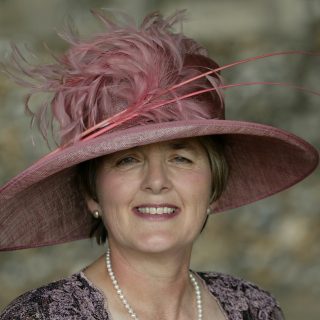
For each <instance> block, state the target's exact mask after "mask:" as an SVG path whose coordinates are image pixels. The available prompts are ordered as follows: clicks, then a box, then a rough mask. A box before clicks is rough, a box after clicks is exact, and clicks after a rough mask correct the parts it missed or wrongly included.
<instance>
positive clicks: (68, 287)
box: [0, 272, 284, 320]
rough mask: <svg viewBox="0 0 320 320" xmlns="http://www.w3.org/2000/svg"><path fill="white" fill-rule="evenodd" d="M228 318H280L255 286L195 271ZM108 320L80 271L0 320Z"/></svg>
mask: <svg viewBox="0 0 320 320" xmlns="http://www.w3.org/2000/svg"><path fill="white" fill-rule="evenodd" d="M198 275H199V276H200V277H201V278H202V279H203V280H204V282H205V283H206V285H207V288H208V290H209V291H210V292H211V294H212V295H213V296H214V297H215V298H216V300H217V301H218V303H219V304H220V307H221V308H222V310H223V311H224V313H225V315H226V317H227V319H228V320H283V319H284V317H283V315H282V312H281V309H280V307H279V305H278V303H277V302H276V300H275V299H274V298H273V297H272V296H271V295H270V294H269V293H268V292H266V291H264V290H261V289H260V288H258V287H257V286H256V285H254V284H252V283H250V282H248V281H245V280H242V279H238V278H235V277H233V276H230V275H225V274H221V273H216V272H199V273H198ZM29 319H30V320H31V319H32V320H34V319H41V320H60V319H64V320H78V319H79V320H85V319H96V320H111V315H110V312H109V310H108V308H107V303H106V301H105V296H104V295H103V293H102V292H101V291H99V289H97V288H96V287H95V286H93V284H92V283H91V282H90V281H89V280H88V279H87V278H86V276H85V275H84V273H83V272H79V273H76V274H74V275H72V276H70V277H69V278H65V279H63V280H59V281H56V282H52V283H50V284H48V285H46V286H43V287H40V288H38V289H35V290H31V291H29V292H27V293H25V294H23V295H21V296H20V297H18V298H17V299H15V300H14V301H13V302H11V304H10V305H9V306H8V307H7V308H6V309H5V310H4V311H3V312H2V314H1V315H0V320H29Z"/></svg>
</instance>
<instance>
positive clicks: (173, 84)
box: [0, 14, 319, 250]
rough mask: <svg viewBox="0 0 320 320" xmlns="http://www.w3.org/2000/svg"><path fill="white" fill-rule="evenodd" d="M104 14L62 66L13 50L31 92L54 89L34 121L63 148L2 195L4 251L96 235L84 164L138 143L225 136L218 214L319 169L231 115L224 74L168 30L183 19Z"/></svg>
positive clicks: (294, 148) (313, 157)
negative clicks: (127, 21)
mask: <svg viewBox="0 0 320 320" xmlns="http://www.w3.org/2000/svg"><path fill="white" fill-rule="evenodd" d="M99 17H100V18H101V19H102V20H103V21H104V23H105V24H106V25H107V26H108V29H109V31H108V32H104V33H101V34H98V35H97V36H95V37H93V38H92V39H90V40H87V41H82V42H79V41H78V40H77V39H76V38H75V36H74V35H70V34H69V36H68V37H67V39H68V40H69V42H71V43H72V47H71V49H70V50H69V51H68V52H67V54H65V55H64V56H62V57H61V58H57V60H58V61H57V62H56V63H55V64H51V65H46V66H42V67H32V68H29V69H28V70H26V68H25V67H23V66H21V63H20V62H18V56H19V52H18V51H16V50H15V52H14V60H15V61H16V66H18V67H19V69H20V70H23V71H24V72H25V74H27V76H30V77H31V78H32V79H33V80H34V79H36V80H38V82H36V84H35V83H34V82H32V84H30V82H28V81H27V80H26V79H23V80H21V78H19V79H18V81H19V82H20V83H22V84H24V85H28V86H31V87H32V90H33V91H32V93H37V92H39V91H40V92H41V91H49V92H53V94H54V97H53V98H52V99H51V100H50V101H49V102H48V104H47V105H43V106H42V107H41V108H40V111H37V113H35V114H34V116H35V118H36V119H40V121H39V125H40V128H41V129H42V132H43V133H46V130H47V128H48V127H50V126H51V123H50V122H49V121H48V117H49V118H50V117H52V118H53V123H55V122H56V123H58V124H59V128H58V132H59V134H60V141H61V142H60V146H59V147H58V148H57V149H56V150H55V151H53V152H51V153H49V154H48V155H46V156H45V157H43V158H41V159H40V160H39V161H37V162H36V163H35V164H33V165H32V166H31V167H29V168H27V169H26V170H25V171H23V172H22V173H20V174H19V175H18V176H16V177H15V178H13V179H12V180H10V181H9V182H8V183H7V184H6V185H5V186H4V187H2V189H1V190H0V250H13V249H19V248H30V247H37V246H44V245H52V244H58V243H63V242H67V241H72V240H77V239H83V238H87V237H89V233H90V229H91V219H92V217H91V214H90V212H88V209H87V206H86V203H85V200H84V197H83V194H82V193H81V192H80V190H79V186H78V178H77V165H78V164H80V163H82V162H84V161H87V160H90V159H94V158H97V157H100V156H104V155H108V154H111V153H114V152H117V151H120V150H125V149H129V148H132V147H135V146H141V145H146V144H151V143H156V142H160V141H167V140H173V139H180V138H188V137H200V136H208V135H209V136H210V135H220V136H223V141H224V145H225V148H224V154H225V157H226V160H227V163H228V166H229V168H230V174H229V178H228V183H227V186H226V190H225V191H224V192H223V194H222V196H221V197H220V198H219V200H218V201H217V202H216V203H215V208H214V210H215V212H221V211H226V210H228V209H232V208H236V207H239V206H243V205H245V204H248V203H251V202H254V201H257V200H259V199H262V198H265V197H267V196H270V195H272V194H275V193H277V192H279V191H281V190H284V189H286V188H288V187H290V186H292V185H293V184H295V183H297V182H298V181H300V180H302V179H303V178H305V177H306V176H307V175H308V174H310V173H311V172H312V171H313V170H314V169H315V168H316V166H317V164H318V160H319V154H318V151H317V150H316V149H315V148H314V147H312V146H311V145H310V144H309V143H307V142H306V141H304V140H303V139H301V138H299V137H297V136H295V135H294V134H292V133H289V132H286V131H284V130H281V129H278V128H274V127H271V126H267V125H263V124H258V123H252V122H245V121H235V120H226V119H225V117H224V103H223V97H222V93H221V88H223V87H224V85H223V84H222V82H221V78H220V75H219V70H220V69H221V68H219V67H218V65H217V64H216V63H215V62H214V61H213V60H211V59H209V58H208V57H207V56H206V53H205V51H204V49H203V48H201V47H200V46H199V45H198V44H197V43H196V42H194V41H193V40H191V39H188V38H186V37H184V36H183V35H181V34H175V33H172V32H171V31H170V27H171V25H172V24H173V23H174V22H175V21H176V20H177V16H174V17H171V18H169V19H167V20H164V19H163V18H162V17H161V16H160V15H158V14H153V15H150V16H149V17H148V18H147V19H146V20H145V21H144V23H143V24H142V26H141V27H140V28H134V27H132V26H127V27H125V28H124V27H121V28H120V27H119V26H117V25H116V24H114V23H110V21H109V20H107V19H106V18H105V17H104V16H102V15H100V14H99ZM14 76H15V75H14ZM29 98H30V97H29ZM28 101H29V99H28ZM28 106H29V105H28V102H27V107H28ZM48 110H49V111H48ZM47 111H48V112H47ZM47 116H48V117H47ZM44 124H45V126H44ZM53 127H54V125H53Z"/></svg>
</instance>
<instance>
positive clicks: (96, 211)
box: [92, 210, 100, 219]
mask: <svg viewBox="0 0 320 320" xmlns="http://www.w3.org/2000/svg"><path fill="white" fill-rule="evenodd" d="M92 215H93V217H94V218H95V219H99V218H100V212H99V211H98V210H94V211H93V212H92Z"/></svg>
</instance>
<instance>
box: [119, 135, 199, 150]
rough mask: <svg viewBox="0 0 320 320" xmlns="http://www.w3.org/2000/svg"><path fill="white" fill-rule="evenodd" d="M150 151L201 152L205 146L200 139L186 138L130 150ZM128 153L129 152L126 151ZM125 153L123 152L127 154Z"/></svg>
mask: <svg viewBox="0 0 320 320" xmlns="http://www.w3.org/2000/svg"><path fill="white" fill-rule="evenodd" d="M149 149H164V150H180V149H187V150H191V151H192V150H194V151H196V150H201V149H203V145H202V143H201V141H200V139H199V138H184V139H174V140H168V141H162V142H156V143H152V144H148V145H143V146H137V147H134V148H131V149H129V150H149ZM125 151H127V150H125ZM125 151H123V152H125Z"/></svg>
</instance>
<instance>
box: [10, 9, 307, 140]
mask: <svg viewBox="0 0 320 320" xmlns="http://www.w3.org/2000/svg"><path fill="white" fill-rule="evenodd" d="M93 14H94V15H95V16H96V17H97V18H98V19H99V20H100V21H101V22H102V24H103V26H104V30H103V31H102V32H100V33H98V34H96V35H94V36H92V37H91V38H90V39H89V40H82V39H81V38H80V36H79V35H78V33H77V32H76V30H75V29H74V27H73V25H72V24H69V30H66V31H65V32H63V33H60V34H59V35H60V37H62V38H63V39H64V40H65V41H67V42H68V43H69V45H70V48H69V50H68V51H67V52H66V53H65V54H64V55H62V56H60V57H56V56H55V55H52V56H53V58H54V62H53V63H51V64H47V65H40V66H35V65H32V64H30V63H29V62H28V61H27V59H25V58H24V56H23V54H21V52H20V50H19V49H18V48H17V47H16V46H15V45H13V46H12V56H11V61H12V63H11V65H12V68H11V69H10V70H9V69H7V73H8V74H9V75H10V76H11V77H12V78H13V79H14V81H16V82H17V83H18V84H20V85H22V86H26V87H28V88H30V94H29V95H28V96H27V98H26V103H25V106H26V111H27V112H28V113H29V114H31V116H32V123H35V124H37V126H38V128H39V130H40V132H41V133H42V135H43V137H44V138H45V140H46V141H48V140H49V134H51V135H52V136H53V137H54V140H55V141H60V142H59V143H58V144H60V146H66V145H68V144H70V143H73V142H75V141H77V140H79V139H84V140H86V139H92V138H94V137H96V136H98V135H100V134H103V133H104V132H106V131H108V130H112V129H114V128H117V127H119V126H123V125H125V126H127V127H128V126H137V125H144V124H149V123H155V122H164V121H174V120H183V119H212V118H218V119H223V118H224V98H223V89H226V88H231V87H233V86H240V85H242V86H243V85H257V84H273V85H288V84H279V83H266V82H250V83H242V84H240V83H239V84H228V85H225V84H224V83H223V81H222V78H221V76H220V71H221V70H224V69H228V68H231V67H235V66H237V65H239V64H243V63H247V62H250V61H255V60H258V59H262V58H267V57H271V56H275V55H283V54H309V53H305V52H295V51H290V52H278V53H271V54H266V55H262V56H258V57H253V58H249V59H245V60H240V61H237V62H234V63H232V64H229V65H225V66H222V67H219V66H218V65H217V64H216V63H215V62H214V61H213V60H211V59H209V58H208V57H207V53H206V50H205V49H204V48H203V47H201V46H200V45H199V44H198V43H197V42H195V41H194V40H192V39H189V38H187V37H185V36H184V35H183V34H181V33H175V32H173V31H172V28H173V26H174V25H175V24H177V23H178V22H181V21H182V20H183V19H184V12H183V11H179V12H177V13H176V14H174V15H172V16H170V17H168V18H167V19H165V18H163V17H162V16H161V15H160V14H159V13H157V12H155V13H152V14H150V15H148V16H147V17H146V18H145V19H144V21H143V22H142V24H141V26H140V27H137V26H135V25H134V23H133V22H132V20H131V18H130V17H127V16H125V17H124V16H122V20H124V21H125V23H123V24H120V23H119V22H117V21H113V20H112V19H110V18H109V17H108V16H107V15H106V14H105V13H104V12H102V11H98V10H96V11H93ZM289 86H290V85H289ZM292 86H294V85H292ZM297 88H298V89H301V90H307V89H304V88H301V87H297ZM43 92H47V93H49V94H51V97H50V98H49V99H48V100H47V101H44V102H43V103H41V104H40V105H39V106H38V108H37V109H36V111H35V112H32V111H31V107H30V104H31V98H32V96H33V95H35V94H37V93H43ZM55 124H57V125H55Z"/></svg>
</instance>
